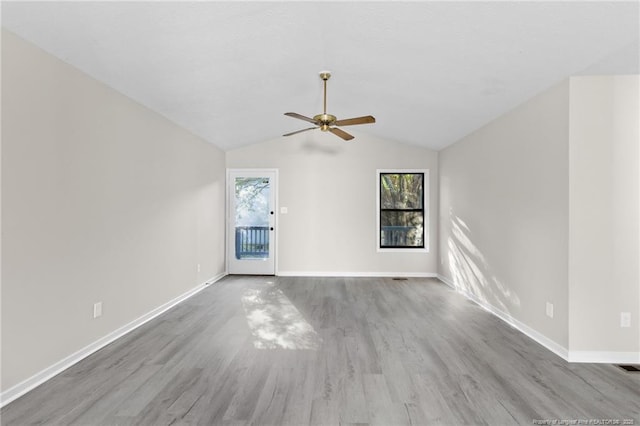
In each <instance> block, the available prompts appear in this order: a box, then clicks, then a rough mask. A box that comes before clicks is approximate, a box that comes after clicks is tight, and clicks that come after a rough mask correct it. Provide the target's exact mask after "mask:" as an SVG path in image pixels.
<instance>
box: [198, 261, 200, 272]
mask: <svg viewBox="0 0 640 426" xmlns="http://www.w3.org/2000/svg"><path fill="white" fill-rule="evenodd" d="M198 272H200V264H199V263H198Z"/></svg>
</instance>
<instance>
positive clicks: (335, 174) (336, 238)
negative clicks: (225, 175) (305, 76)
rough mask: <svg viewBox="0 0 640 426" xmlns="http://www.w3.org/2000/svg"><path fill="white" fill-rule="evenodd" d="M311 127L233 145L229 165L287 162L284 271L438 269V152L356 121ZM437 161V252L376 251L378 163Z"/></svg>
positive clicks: (426, 165) (283, 174)
mask: <svg viewBox="0 0 640 426" xmlns="http://www.w3.org/2000/svg"><path fill="white" fill-rule="evenodd" d="M350 132H352V133H353V134H354V135H355V136H356V138H355V139H354V140H352V141H350V142H344V141H342V140H341V139H339V138H338V137H336V136H334V135H332V134H330V133H322V132H320V131H311V132H306V133H301V134H299V135H295V136H291V137H287V138H278V139H275V140H271V141H268V142H265V143H261V144H257V145H252V146H249V147H245V148H241V149H237V150H232V151H228V152H227V167H229V168H277V169H279V178H280V185H279V205H280V206H284V207H287V208H288V213H287V214H284V215H283V214H280V215H279V216H278V222H279V224H278V226H279V228H278V246H279V247H278V258H277V259H276V261H277V264H278V272H279V273H280V274H332V273H335V274H343V275H344V274H360V273H364V274H380V273H382V274H398V275H407V274H415V275H424V274H429V273H431V274H435V272H436V268H437V256H438V255H437V244H436V241H437V235H436V233H437V211H438V210H437V199H438V197H437V193H438V176H437V164H438V155H437V153H436V152H434V151H430V150H427V149H424V148H419V147H415V146H410V145H406V144H402V143H394V142H389V141H384V140H380V139H377V138H374V137H371V136H368V135H366V134H364V133H361V132H359V131H358V129H355V128H350ZM395 168H397V169H410V168H413V169H416V168H418V169H430V188H429V192H430V200H429V201H430V203H429V204H430V206H429V207H430V208H429V246H430V248H431V249H430V252H429V253H424V252H423V253H416V252H413V253H408V252H402V253H378V252H377V251H376V243H377V239H376V238H377V231H376V193H377V188H376V169H395Z"/></svg>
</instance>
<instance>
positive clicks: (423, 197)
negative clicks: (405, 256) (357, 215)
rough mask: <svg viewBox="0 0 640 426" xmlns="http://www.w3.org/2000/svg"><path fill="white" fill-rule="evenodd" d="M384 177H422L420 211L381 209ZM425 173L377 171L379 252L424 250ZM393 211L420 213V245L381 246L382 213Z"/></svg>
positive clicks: (425, 247)
mask: <svg viewBox="0 0 640 426" xmlns="http://www.w3.org/2000/svg"><path fill="white" fill-rule="evenodd" d="M384 175H421V176H422V193H421V194H420V197H421V205H422V208H421V209H396V208H394V209H387V208H383V207H382V191H383V188H382V180H383V179H382V177H383V176H384ZM425 177H426V173H425V172H424V171H419V172H418V171H388V170H385V171H379V172H378V203H379V205H378V249H380V250H387V249H390V250H393V249H401V250H426V249H427V245H426V220H425V219H426V217H425V196H424V194H425V185H426V179H425ZM385 211H395V212H422V245H420V246H409V245H384V246H383V245H382V212H385Z"/></svg>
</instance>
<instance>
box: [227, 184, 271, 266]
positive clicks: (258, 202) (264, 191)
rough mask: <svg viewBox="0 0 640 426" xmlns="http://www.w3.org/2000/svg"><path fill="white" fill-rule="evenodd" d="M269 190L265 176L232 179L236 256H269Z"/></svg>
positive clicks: (253, 257)
mask: <svg viewBox="0 0 640 426" xmlns="http://www.w3.org/2000/svg"><path fill="white" fill-rule="evenodd" d="M270 190H271V188H270V182H269V178H266V177H265V178H261V177H259V178H256V177H237V178H236V179H235V197H236V200H235V201H236V202H235V205H236V218H235V220H236V222H235V232H236V244H235V247H236V250H235V253H236V259H267V258H268V257H269V216H270V208H271V207H270V206H269V195H270V194H269V191H270Z"/></svg>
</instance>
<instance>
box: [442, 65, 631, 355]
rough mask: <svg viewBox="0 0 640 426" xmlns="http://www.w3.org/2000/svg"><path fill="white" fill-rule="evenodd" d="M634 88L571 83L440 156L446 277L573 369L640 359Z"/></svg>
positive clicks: (605, 82) (621, 83) (596, 80)
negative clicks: (550, 311) (627, 323)
mask: <svg viewBox="0 0 640 426" xmlns="http://www.w3.org/2000/svg"><path fill="white" fill-rule="evenodd" d="M638 80H639V77H638V76H615V77H614V76H603V77H575V78H571V79H569V80H566V81H565V82H562V83H561V84H559V85H557V86H555V87H553V88H551V89H549V90H547V91H546V92H544V93H542V94H540V95H538V96H536V97H535V98H533V99H531V100H529V101H528V102H526V103H524V104H522V105H520V106H519V107H517V108H515V109H514V110H512V111H511V112H509V113H507V114H505V115H504V116H502V117H500V118H498V119H497V120H495V121H493V122H492V123H490V124H488V125H487V126H485V127H484V128H482V129H480V130H478V131H477V132H475V133H473V134H472V135H469V136H468V137H466V138H465V139H463V140H462V141H460V142H458V143H456V144H454V145H452V146H451V147H449V148H447V149H445V150H443V151H441V152H440V159H439V161H440V182H441V185H440V196H441V199H440V217H441V223H440V226H441V228H440V254H441V258H440V261H441V266H440V270H439V271H440V273H441V274H442V275H443V276H444V277H445V279H447V280H450V281H452V282H454V283H455V285H456V286H458V287H459V288H461V289H462V290H463V291H466V292H469V293H470V294H471V295H472V296H474V297H475V298H476V299H479V300H480V301H481V302H482V303H485V304H486V305H487V306H489V307H490V308H491V309H494V310H496V311H498V312H502V313H504V314H506V315H505V316H506V317H511V318H513V319H515V320H516V322H518V323H519V324H520V325H521V328H523V329H526V330H525V331H527V332H529V333H530V334H531V335H533V336H534V337H536V338H538V339H539V340H540V341H541V342H542V343H544V344H547V346H548V347H550V348H552V349H554V350H556V352H557V353H559V354H561V355H563V356H564V357H566V358H568V359H569V360H570V361H584V362H612V363H615V362H640V323H639V319H638V317H639V316H640V271H639V268H640V266H639V264H640V239H639V238H638V236H639V235H640V231H639V229H638V228H639V226H638V221H639V218H640V197H639V195H638V194H639V193H640V188H639V186H640V174H639V155H640V154H639V145H640V130H639V127H640V120H639V117H640V107H639V98H640V93H639V91H640V86H639V83H638ZM547 301H548V302H551V303H553V304H554V317H553V319H551V318H549V317H547V316H546V315H545V305H546V302H547ZM621 312H629V313H630V314H631V327H629V328H621V327H620V313H621Z"/></svg>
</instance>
